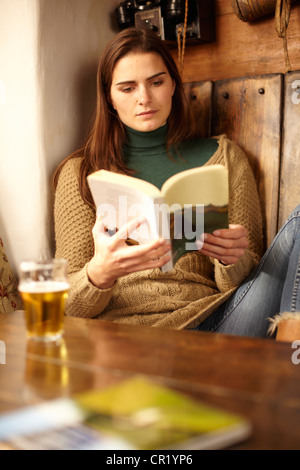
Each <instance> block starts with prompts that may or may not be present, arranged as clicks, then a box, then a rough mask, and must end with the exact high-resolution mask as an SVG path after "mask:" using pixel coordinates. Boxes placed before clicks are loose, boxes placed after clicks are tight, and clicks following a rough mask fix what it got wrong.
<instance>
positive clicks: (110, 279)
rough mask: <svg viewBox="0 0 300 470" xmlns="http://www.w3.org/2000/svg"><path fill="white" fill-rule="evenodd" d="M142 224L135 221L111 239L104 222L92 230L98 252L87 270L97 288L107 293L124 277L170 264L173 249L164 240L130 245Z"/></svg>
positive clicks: (99, 219)
mask: <svg viewBox="0 0 300 470" xmlns="http://www.w3.org/2000/svg"><path fill="white" fill-rule="evenodd" d="M141 223H142V222H141V221H140V220H139V219H134V220H132V221H130V222H129V223H127V224H126V225H124V226H123V227H122V228H121V229H120V230H119V231H117V232H116V233H115V234H114V235H112V236H110V235H109V234H108V233H107V231H106V229H105V226H104V224H103V221H102V220H101V218H100V217H98V218H97V220H96V223H95V225H94V228H93V238H94V246H95V252H94V256H93V258H92V259H91V261H90V262H89V265H88V269H87V273H88V276H89V279H90V281H91V282H92V283H93V284H94V285H95V286H96V287H99V288H100V289H108V288H109V287H112V285H113V284H114V282H115V281H116V280H117V279H118V278H119V277H121V276H125V275H126V274H130V273H133V272H136V271H142V270H145V269H153V268H160V267H161V266H163V265H164V264H165V263H166V262H167V261H169V260H170V256H169V255H168V254H167V253H168V252H169V251H170V249H171V245H170V244H169V243H168V242H167V241H166V240H165V239H162V238H160V239H157V240H155V241H151V242H149V243H145V244H143V245H132V246H129V245H127V243H126V239H127V238H129V235H130V233H131V232H132V231H133V230H135V229H137V228H138V227H139V226H140V225H141Z"/></svg>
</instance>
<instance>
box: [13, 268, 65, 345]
mask: <svg viewBox="0 0 300 470" xmlns="http://www.w3.org/2000/svg"><path fill="white" fill-rule="evenodd" d="M67 273H68V263H67V261H66V260H64V259H50V260H41V261H40V260H38V261H23V262H22V263H21V265H20V281H19V291H20V294H21V297H22V300H23V304H24V310H25V319H26V329H27V335H28V337H29V338H30V339H35V340H39V341H56V340H58V339H60V338H61V337H62V334H63V327H64V313H65V302H66V299H67V297H68V290H69V283H68V274H67Z"/></svg>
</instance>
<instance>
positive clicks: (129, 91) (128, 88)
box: [122, 87, 133, 93]
mask: <svg viewBox="0 0 300 470" xmlns="http://www.w3.org/2000/svg"><path fill="white" fill-rule="evenodd" d="M132 90H133V87H126V88H123V89H122V92H123V93H131V92H132Z"/></svg>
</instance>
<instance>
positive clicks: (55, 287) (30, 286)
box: [19, 281, 70, 294]
mask: <svg viewBox="0 0 300 470" xmlns="http://www.w3.org/2000/svg"><path fill="white" fill-rule="evenodd" d="M69 288H70V284H69V283H68V282H66V281H39V282H36V281H29V282H24V281H21V283H20V285H19V291H20V292H27V293H28V294H43V293H50V292H62V291H66V290H68V289H69Z"/></svg>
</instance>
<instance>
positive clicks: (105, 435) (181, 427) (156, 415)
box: [0, 376, 252, 463]
mask: <svg viewBox="0 0 300 470" xmlns="http://www.w3.org/2000/svg"><path fill="white" fill-rule="evenodd" d="M251 432H252V427H251V424H250V423H249V421H248V420H247V419H246V418H244V417H242V416H240V415H237V414H235V413H232V412H228V411H224V410H222V409H219V408H217V407H214V406H210V405H207V404H205V403H203V402H199V401H198V400H194V399H191V398H189V397H188V396H187V395H185V394H183V393H181V392H177V391H174V390H172V389H171V388H169V387H165V386H163V385H159V384H155V383H154V382H152V381H150V380H149V379H147V378H145V377H143V376H134V377H132V378H129V379H127V380H124V381H121V382H120V383H117V384H115V385H112V386H110V387H108V388H106V389H104V390H91V391H87V392H83V393H81V394H79V395H75V396H74V397H72V398H61V399H56V400H52V401H48V402H45V403H41V404H37V405H33V406H31V407H27V408H24V409H22V410H17V411H15V412H8V413H5V414H2V415H1V416H0V444H1V442H2V446H4V444H6V446H7V447H8V448H12V449H25V450H49V449H52V450H80V449H81V450H89V449H94V450H112V449H116V450H154V449H182V450H192V449H222V448H226V447H229V446H231V445H233V444H235V443H237V442H239V441H243V440H245V439H247V438H248V437H249V436H250V435H251ZM111 463H112V462H111ZM181 463H183V462H181Z"/></svg>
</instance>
